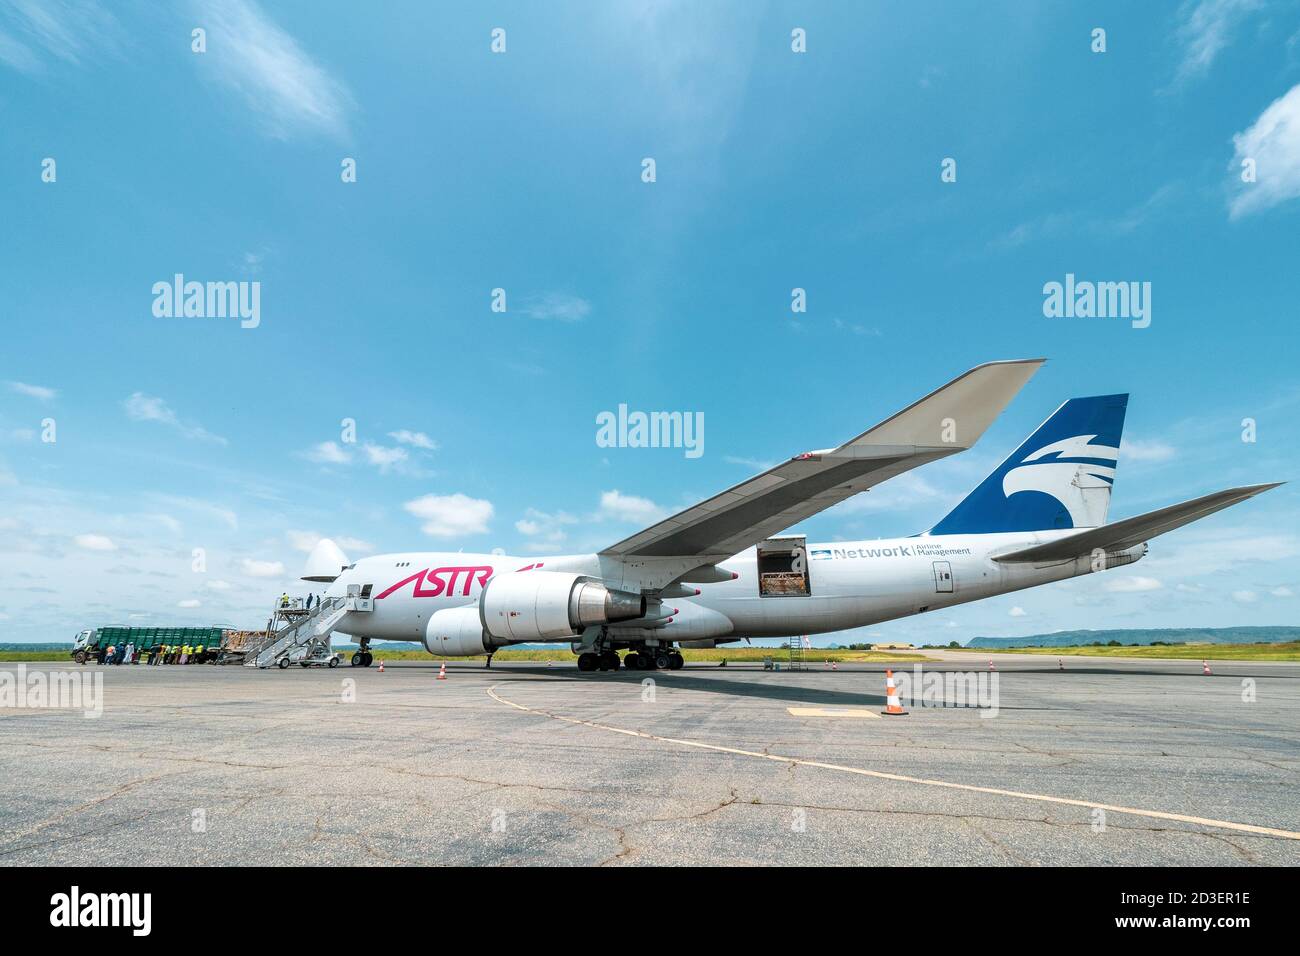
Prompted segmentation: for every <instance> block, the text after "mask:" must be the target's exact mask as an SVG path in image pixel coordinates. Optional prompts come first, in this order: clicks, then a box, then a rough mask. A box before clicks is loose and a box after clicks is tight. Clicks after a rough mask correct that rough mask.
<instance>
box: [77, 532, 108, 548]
mask: <svg viewBox="0 0 1300 956" xmlns="http://www.w3.org/2000/svg"><path fill="white" fill-rule="evenodd" d="M72 540H73V541H75V542H76V543H77V547H79V548H85V549H86V550H87V551H116V550H117V545H115V544H114V543H113V539H112V538H109V537H107V536H105V535H102V534H79V535H77V536H76V537H75V538H73V539H72Z"/></svg>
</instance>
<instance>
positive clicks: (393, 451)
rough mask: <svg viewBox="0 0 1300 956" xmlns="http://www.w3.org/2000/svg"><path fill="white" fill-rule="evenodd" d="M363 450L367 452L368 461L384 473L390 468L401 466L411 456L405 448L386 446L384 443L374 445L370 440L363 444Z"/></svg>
mask: <svg viewBox="0 0 1300 956" xmlns="http://www.w3.org/2000/svg"><path fill="white" fill-rule="evenodd" d="M362 451H364V452H365V453H366V461H368V462H369V463H370V464H372V465H374V466H375V467H376V468H378V469H379V470H380V471H381V472H384V473H387V472H388V470H389V469H390V468H394V467H400V466H401V465H402V464H404V463H405V462H406V460H407V459H408V458H409V457H410V455H408V454H407V453H406V449H405V448H385V447H384V446H383V445H372V444H370V443H369V442H366V444H365V445H364V446H362Z"/></svg>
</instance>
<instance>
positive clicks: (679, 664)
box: [668, 654, 686, 671]
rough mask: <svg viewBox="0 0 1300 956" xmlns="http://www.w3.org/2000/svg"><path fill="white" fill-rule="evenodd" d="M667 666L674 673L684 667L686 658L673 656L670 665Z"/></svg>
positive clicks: (678, 655) (677, 655)
mask: <svg viewBox="0 0 1300 956" xmlns="http://www.w3.org/2000/svg"><path fill="white" fill-rule="evenodd" d="M668 666H669V667H670V668H672V669H673V670H675V671H679V670H681V669H682V668H683V667H685V666H686V658H684V657H682V655H680V654H673V655H672V663H670V664H669V665H668Z"/></svg>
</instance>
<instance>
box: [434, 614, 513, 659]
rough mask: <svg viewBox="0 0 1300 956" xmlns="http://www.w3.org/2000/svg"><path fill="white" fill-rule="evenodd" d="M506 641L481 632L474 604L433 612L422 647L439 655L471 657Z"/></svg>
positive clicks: (481, 626) (481, 627)
mask: <svg viewBox="0 0 1300 956" xmlns="http://www.w3.org/2000/svg"><path fill="white" fill-rule="evenodd" d="M505 643H507V642H506V641H495V640H493V638H492V637H491V636H489V635H488V634H486V633H484V631H483V621H482V620H481V619H480V618H479V614H478V606H477V605H475V604H470V605H468V606H466V607H449V608H444V609H443V610H441V611H434V612H433V615H432V616H431V617H430V618H429V624H428V626H427V627H425V629H424V647H425V650H427V651H428V652H429V653H430V654H437V655H439V656H442V657H473V656H474V655H476V654H482V653H484V652H485V651H489V650H492V649H494V648H496V647H498V646H500V645H501V644H505Z"/></svg>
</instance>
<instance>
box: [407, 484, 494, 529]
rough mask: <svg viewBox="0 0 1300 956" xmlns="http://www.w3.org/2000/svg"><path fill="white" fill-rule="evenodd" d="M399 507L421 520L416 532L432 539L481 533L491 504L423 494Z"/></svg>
mask: <svg viewBox="0 0 1300 956" xmlns="http://www.w3.org/2000/svg"><path fill="white" fill-rule="evenodd" d="M403 507H404V508H405V509H406V510H407V511H409V512H410V513H411V514H413V515H415V516H416V517H417V518H420V519H422V520H423V521H424V524H423V525H421V526H420V529H421V530H422V531H423V532H424V533H425V534H427V535H429V536H430V537H432V538H451V537H455V536H456V535H462V534H463V535H471V534H482V533H483V532H485V531H487V530H488V521H490V520H491V518H492V502H490V501H485V500H483V499H481V498H470V497H468V496H467V495H462V494H460V493H459V492H457V493H456V494H454V495H425V496H424V497H422V498H416V499H414V500H412V501H408V502H406V504H405V505H403Z"/></svg>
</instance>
